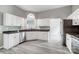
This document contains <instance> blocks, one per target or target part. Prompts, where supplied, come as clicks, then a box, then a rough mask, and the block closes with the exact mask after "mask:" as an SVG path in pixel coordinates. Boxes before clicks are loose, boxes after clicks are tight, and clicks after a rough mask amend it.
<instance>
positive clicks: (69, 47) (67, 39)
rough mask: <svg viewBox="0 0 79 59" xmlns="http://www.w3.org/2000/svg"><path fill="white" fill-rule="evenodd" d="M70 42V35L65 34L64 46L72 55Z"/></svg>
mask: <svg viewBox="0 0 79 59" xmlns="http://www.w3.org/2000/svg"><path fill="white" fill-rule="evenodd" d="M71 41H72V37H71V35H69V34H66V46H67V48H68V49H69V51H70V53H73V52H72V45H71V43H72V42H71Z"/></svg>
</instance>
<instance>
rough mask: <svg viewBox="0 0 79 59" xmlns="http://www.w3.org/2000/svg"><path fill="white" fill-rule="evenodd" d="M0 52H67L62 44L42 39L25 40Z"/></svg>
mask: <svg viewBox="0 0 79 59" xmlns="http://www.w3.org/2000/svg"><path fill="white" fill-rule="evenodd" d="M0 54H69V51H68V49H67V48H66V47H64V46H55V45H53V44H51V43H48V42H47V41H44V40H34V41H27V42H24V43H22V44H19V45H17V46H15V47H13V48H11V49H9V50H6V49H0Z"/></svg>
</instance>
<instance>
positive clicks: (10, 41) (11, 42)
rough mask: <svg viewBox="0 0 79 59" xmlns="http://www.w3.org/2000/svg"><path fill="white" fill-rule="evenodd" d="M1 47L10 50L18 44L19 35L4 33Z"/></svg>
mask: <svg viewBox="0 0 79 59" xmlns="http://www.w3.org/2000/svg"><path fill="white" fill-rule="evenodd" d="M3 41H4V43H3V47H4V48H5V49H10V48H12V47H13V46H16V45H18V44H19V33H10V34H7V33H4V34H3Z"/></svg>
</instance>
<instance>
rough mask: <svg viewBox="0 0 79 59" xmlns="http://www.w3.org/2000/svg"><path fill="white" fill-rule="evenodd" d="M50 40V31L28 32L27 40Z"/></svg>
mask: <svg viewBox="0 0 79 59" xmlns="http://www.w3.org/2000/svg"><path fill="white" fill-rule="evenodd" d="M34 39H40V40H48V32H38V31H37V32H26V40H34Z"/></svg>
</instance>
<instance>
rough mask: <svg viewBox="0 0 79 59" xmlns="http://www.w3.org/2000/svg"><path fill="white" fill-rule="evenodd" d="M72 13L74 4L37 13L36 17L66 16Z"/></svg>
mask: <svg viewBox="0 0 79 59" xmlns="http://www.w3.org/2000/svg"><path fill="white" fill-rule="evenodd" d="M71 13H72V6H66V7H61V8H57V9H52V10H47V11H44V12H40V13H37V14H36V18H39V19H40V18H41V19H42V18H64V19H65V18H66V17H67V16H69V15H70V14H71Z"/></svg>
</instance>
